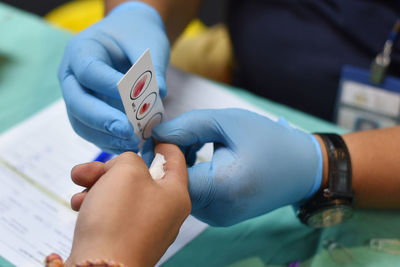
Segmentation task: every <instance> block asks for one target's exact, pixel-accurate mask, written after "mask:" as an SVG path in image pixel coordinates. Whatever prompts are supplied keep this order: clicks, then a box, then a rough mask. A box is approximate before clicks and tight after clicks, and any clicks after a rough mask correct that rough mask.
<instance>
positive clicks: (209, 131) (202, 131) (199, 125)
mask: <svg viewBox="0 0 400 267" xmlns="http://www.w3.org/2000/svg"><path fill="white" fill-rule="evenodd" d="M217 118H218V111H217V110H193V111H189V112H187V113H184V114H181V115H180V116H178V117H176V118H175V119H173V120H170V121H168V122H165V123H162V124H159V125H157V126H155V127H153V137H154V138H155V139H157V140H158V141H160V142H165V143H173V144H176V145H179V146H192V145H197V146H200V145H202V144H205V143H210V142H214V143H222V144H225V143H226V142H225V134H224V132H223V131H222V129H223V127H221V125H220V123H219V121H218V119H217Z"/></svg>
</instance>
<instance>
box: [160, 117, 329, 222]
mask: <svg viewBox="0 0 400 267" xmlns="http://www.w3.org/2000/svg"><path fill="white" fill-rule="evenodd" d="M153 137H154V138H156V139H157V140H159V141H161V142H168V143H173V144H177V145H180V146H181V147H186V148H188V149H189V150H190V149H191V148H192V147H193V146H195V147H199V146H200V145H201V144H204V143H208V142H213V143H214V153H213V157H212V161H211V162H202V163H199V164H196V165H194V166H192V167H191V168H189V169H188V172H189V192H190V197H191V200H192V214H193V215H195V216H196V217H197V218H199V219H201V220H203V221H205V222H207V223H209V224H211V225H216V226H227V225H232V224H235V223H238V222H241V221H244V220H246V219H249V218H252V217H255V216H258V215H261V214H265V213H267V212H269V211H271V210H274V209H277V208H279V207H282V206H285V205H289V204H296V203H299V202H301V201H303V200H305V199H306V198H308V197H310V196H311V195H312V194H314V193H315V192H316V191H317V190H318V189H319V187H320V185H321V180H322V164H323V162H322V155H321V149H320V146H319V144H318V141H317V140H316V138H315V137H314V136H313V135H311V134H308V133H305V132H302V131H300V130H297V129H294V128H291V127H290V126H289V125H288V124H287V123H286V122H285V121H280V122H278V123H277V122H274V121H272V120H270V119H268V118H266V117H263V116H260V115H258V114H256V113H252V112H249V111H246V110H241V109H225V110H196V111H191V112H188V113H185V114H182V115H181V116H179V117H177V118H175V119H174V120H171V121H169V122H166V123H162V124H160V125H157V126H155V127H154V128H153Z"/></svg>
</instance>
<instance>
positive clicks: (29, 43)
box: [0, 3, 400, 267]
mask: <svg viewBox="0 0 400 267" xmlns="http://www.w3.org/2000/svg"><path fill="white" fill-rule="evenodd" d="M0 33H1V39H0V40H1V41H0V110H1V113H0V132H4V131H5V130H7V129H8V128H10V127H12V126H13V125H15V124H17V123H19V122H21V121H22V120H23V119H25V118H27V117H28V116H30V115H32V114H34V113H35V112H37V111H38V110H40V109H42V108H43V107H45V106H46V105H48V104H50V103H52V102H54V101H55V100H57V99H59V98H60V97H61V89H60V87H59V84H58V81H57V69H58V65H59V62H60V60H61V57H62V54H63V50H64V47H65V45H66V43H67V42H68V40H69V39H70V38H71V36H72V35H71V34H70V33H68V32H66V31H63V30H61V29H56V28H54V27H52V26H50V25H49V24H47V23H46V22H45V21H43V20H42V19H41V18H39V17H36V16H34V15H31V14H28V13H25V12H22V11H19V10H17V9H14V8H12V7H10V6H7V5H5V4H2V3H0ZM221 86H224V85H221ZM229 88H230V87H229ZM230 90H233V91H234V92H235V93H236V94H238V95H240V96H241V97H242V98H243V99H246V100H248V101H249V102H251V103H252V104H254V105H256V106H258V107H260V108H262V109H264V110H267V111H269V112H271V113H273V114H276V115H279V116H283V117H285V118H286V119H287V120H288V121H290V122H293V123H295V124H297V125H300V126H301V127H302V128H304V129H306V130H308V131H334V132H339V133H342V132H343V130H341V129H340V128H338V127H336V126H335V125H332V124H330V123H328V122H325V121H322V120H319V119H317V118H314V117H312V116H309V115H307V114H304V113H302V112H299V111H296V110H293V109H291V108H288V107H285V106H283V105H280V104H277V103H274V102H271V101H268V100H266V99H263V98H260V97H257V96H255V95H253V94H251V93H249V92H246V91H244V90H241V89H238V88H230ZM1 153H4V151H3V152H1ZM399 225H400V213H399V212H396V211H373V210H360V211H357V212H356V213H355V215H354V217H353V219H352V220H350V221H348V222H346V223H343V224H341V225H338V226H334V227H331V228H328V229H324V230H314V229H310V228H308V227H306V226H304V225H302V224H301V223H299V221H298V220H297V218H296V216H295V214H294V212H293V209H292V208H291V207H284V208H281V209H278V210H276V211H273V212H271V213H269V214H267V215H264V216H261V217H258V218H255V219H251V220H248V221H245V222H243V223H240V224H237V225H235V226H232V227H227V228H217V227H210V228H209V229H207V230H206V231H205V232H204V233H202V234H201V235H200V236H199V237H197V238H196V239H195V240H194V241H192V242H191V243H190V244H189V245H187V246H186V247H185V248H184V249H182V250H181V251H180V252H179V253H178V254H176V255H175V256H174V257H172V258H171V259H170V260H169V261H168V262H167V263H165V264H164V266H167V267H169V266H208V267H213V266H230V267H240V266H252V267H258V266H260V267H261V266H286V265H287V264H288V263H290V262H293V261H296V260H299V261H301V262H302V264H301V266H342V265H343V264H346V265H345V266H395V265H396V264H398V263H399V262H400V255H394V254H389V253H385V252H381V251H375V250H372V249H370V248H369V240H370V239H371V238H398V239H400V227H399ZM0 238H1V237H0ZM328 240H331V241H332V242H336V247H337V248H336V249H333V250H328V249H326V247H327V246H326V242H327V241H328ZM324 244H325V245H324ZM0 265H2V259H1V257H0Z"/></svg>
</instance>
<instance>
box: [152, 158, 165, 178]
mask: <svg viewBox="0 0 400 267" xmlns="http://www.w3.org/2000/svg"><path fill="white" fill-rule="evenodd" d="M166 162H167V161H166V160H165V158H164V156H163V155H162V154H160V153H157V154H156V156H155V157H154V159H153V162H152V163H151V165H150V168H149V172H150V175H151V177H153V179H154V180H159V179H162V178H163V177H164V175H165V170H164V164H165V163H166Z"/></svg>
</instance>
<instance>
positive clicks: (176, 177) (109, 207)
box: [66, 144, 191, 267]
mask: <svg viewBox="0 0 400 267" xmlns="http://www.w3.org/2000/svg"><path fill="white" fill-rule="evenodd" d="M155 151H156V152H158V153H161V154H163V155H164V157H165V158H166V160H167V163H166V164H165V172H166V173H165V176H164V178H163V179H160V180H153V179H152V178H151V176H150V173H149V171H148V168H147V165H146V164H145V163H144V161H143V160H142V158H141V157H140V156H138V155H137V154H135V153H132V152H127V153H123V154H121V155H120V156H118V157H116V158H114V159H112V160H110V161H108V162H107V163H101V162H91V163H86V164H81V165H78V166H76V167H74V168H73V170H72V172H71V177H72V180H73V181H74V182H75V183H76V184H78V185H81V186H84V187H86V188H88V189H89V190H88V191H85V192H82V193H78V194H76V195H74V196H73V198H72V199H71V206H72V208H73V209H74V210H79V216H78V220H77V224H76V228H75V234H74V241H73V246H72V251H71V255H70V257H69V258H68V260H67V262H66V263H67V266H72V265H73V264H76V263H79V262H82V261H84V260H87V259H112V260H114V261H117V262H121V263H124V264H126V265H127V266H130V267H134V266H154V264H155V263H156V262H157V261H158V260H159V259H160V258H161V256H162V255H163V254H164V252H165V251H166V250H167V248H168V247H169V246H170V245H171V244H172V242H173V241H174V240H175V238H176V236H177V235H178V232H179V228H180V226H181V225H182V223H183V221H184V220H185V218H186V217H187V216H188V215H189V214H190V210H191V202H190V197H189V193H188V177H187V171H186V163H185V159H184V156H183V155H182V153H181V151H180V150H179V148H178V147H176V146H175V145H170V144H159V145H157V146H156V148H155ZM83 200H84V201H83Z"/></svg>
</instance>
